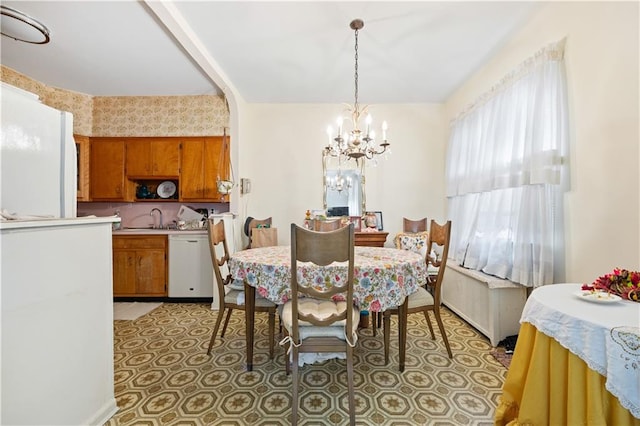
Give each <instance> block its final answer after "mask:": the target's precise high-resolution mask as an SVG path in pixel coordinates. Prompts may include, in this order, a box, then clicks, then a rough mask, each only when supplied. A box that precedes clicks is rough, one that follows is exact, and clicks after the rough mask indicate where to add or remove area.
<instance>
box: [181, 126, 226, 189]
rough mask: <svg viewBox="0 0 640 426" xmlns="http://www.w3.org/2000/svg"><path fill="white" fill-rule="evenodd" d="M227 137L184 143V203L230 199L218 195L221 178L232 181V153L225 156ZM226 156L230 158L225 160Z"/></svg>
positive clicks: (190, 139) (213, 137) (182, 173)
mask: <svg viewBox="0 0 640 426" xmlns="http://www.w3.org/2000/svg"><path fill="white" fill-rule="evenodd" d="M223 148H224V147H223V137H222V136H211V137H202V138H188V139H183V140H182V163H181V165H182V167H181V170H180V199H181V200H189V201H217V202H224V201H228V200H229V199H228V198H226V199H225V197H224V196H223V194H220V193H219V192H218V188H217V180H218V176H220V177H221V178H222V179H226V178H227V177H228V170H229V157H228V155H229V154H228V150H227V152H226V154H224V155H223ZM222 156H224V157H226V158H221V157H222Z"/></svg>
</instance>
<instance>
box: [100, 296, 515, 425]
mask: <svg viewBox="0 0 640 426" xmlns="http://www.w3.org/2000/svg"><path fill="white" fill-rule="evenodd" d="M209 307H210V304H185V303H181V304H171V303H165V304H163V305H162V306H161V307H159V308H157V309H155V310H154V311H152V312H150V313H149V314H147V315H145V316H143V317H141V318H138V319H137V320H133V321H115V323H114V334H115V336H114V337H115V345H114V347H115V349H114V350H115V395H116V399H117V403H118V407H119V411H118V412H117V413H116V414H115V415H114V416H113V417H112V418H111V419H110V420H109V422H107V425H288V424H289V423H290V422H289V417H290V415H291V390H290V388H291V380H292V378H291V376H287V375H286V374H285V372H284V362H283V360H284V351H283V348H282V347H280V346H278V345H277V344H276V354H275V357H274V359H273V360H270V359H269V356H268V338H267V318H266V315H263V314H256V333H257V334H256V347H255V350H254V367H253V371H252V372H247V371H246V369H245V359H244V353H245V343H244V342H245V341H244V313H243V312H234V314H233V315H232V318H231V322H230V323H229V329H228V330H227V334H226V335H225V339H224V341H220V340H219V339H218V340H217V341H216V346H215V347H214V352H213V355H212V356H211V357H209V356H207V354H206V348H207V345H208V343H209V337H210V333H211V330H212V327H213V324H214V322H215V318H216V315H217V312H215V311H211V310H210V309H209ZM444 322H445V327H446V329H447V331H448V335H449V342H450V344H451V350H452V351H453V359H452V360H450V359H449V358H447V353H446V350H445V347H444V344H443V343H442V340H441V338H440V336H439V334H437V331H436V340H431V337H430V335H429V331H428V329H427V326H426V322H425V319H424V317H423V316H422V315H420V314H413V315H410V316H409V324H408V336H407V340H408V344H407V345H408V346H407V357H406V369H405V371H404V373H400V372H399V371H398V350H397V331H396V330H397V324H396V323H395V320H392V327H395V328H392V330H393V331H392V335H391V338H392V347H391V359H390V362H389V365H388V366H387V367H385V366H384V352H383V350H384V345H383V339H382V333H381V332H380V333H378V335H377V336H376V337H373V336H372V333H371V329H368V330H362V331H361V332H360V338H359V340H358V345H357V347H356V350H355V362H354V370H355V389H356V395H355V398H356V422H357V424H360V425H484V424H487V425H488V424H493V414H494V410H495V407H496V406H497V404H498V399H499V395H500V393H501V388H502V384H503V381H504V378H505V377H506V373H507V370H506V368H504V367H503V366H502V365H501V364H500V363H499V362H498V361H496V360H495V358H494V357H493V356H492V355H491V354H490V352H491V349H492V347H491V345H490V343H489V341H488V340H487V339H486V338H485V337H484V336H482V335H481V334H479V333H478V332H477V331H476V330H474V329H473V328H471V327H469V326H468V325H467V324H466V323H465V322H464V321H462V320H461V319H460V318H458V317H457V316H455V315H454V314H452V313H450V312H449V311H448V310H446V309H444ZM434 325H435V323H434ZM436 330H437V327H436ZM300 371H301V379H300V380H301V398H302V403H301V408H300V409H301V412H300V418H299V420H300V424H301V425H343V424H348V411H347V408H346V400H347V386H346V383H345V381H346V367H345V364H344V361H342V360H329V361H326V362H324V363H322V364H314V365H310V366H309V365H306V366H304V367H303V368H301V370H300Z"/></svg>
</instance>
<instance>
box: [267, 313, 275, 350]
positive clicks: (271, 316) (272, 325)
mask: <svg viewBox="0 0 640 426" xmlns="http://www.w3.org/2000/svg"><path fill="white" fill-rule="evenodd" d="M275 329H276V313H275V311H269V359H273V339H274V338H275Z"/></svg>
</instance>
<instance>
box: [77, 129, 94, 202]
mask: <svg viewBox="0 0 640 426" xmlns="http://www.w3.org/2000/svg"><path fill="white" fill-rule="evenodd" d="M73 138H74V139H75V141H76V155H77V159H76V161H77V163H76V166H77V171H76V172H77V185H78V195H77V197H78V201H91V196H90V194H89V192H90V191H89V158H90V149H91V147H90V139H89V137H88V136H81V135H73Z"/></svg>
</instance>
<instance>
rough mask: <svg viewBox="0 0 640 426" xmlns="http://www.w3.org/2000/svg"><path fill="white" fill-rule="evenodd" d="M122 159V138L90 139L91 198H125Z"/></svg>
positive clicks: (123, 148) (123, 154)
mask: <svg viewBox="0 0 640 426" xmlns="http://www.w3.org/2000/svg"><path fill="white" fill-rule="evenodd" d="M124 160H125V143H124V140H121V139H111V138H95V139H92V140H91V168H90V173H91V183H90V187H91V198H92V199H93V200H126V193H125V177H124V165H125V164H124Z"/></svg>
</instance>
